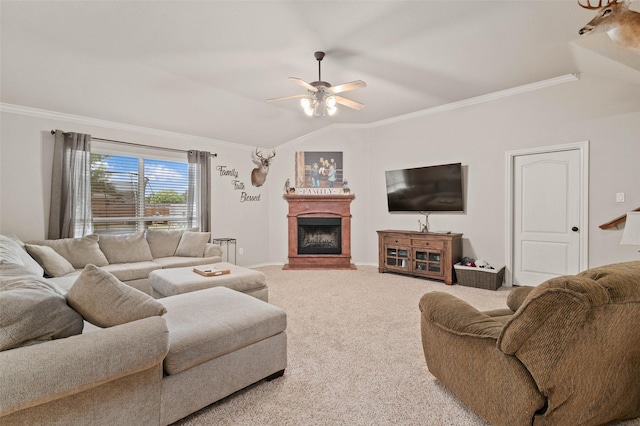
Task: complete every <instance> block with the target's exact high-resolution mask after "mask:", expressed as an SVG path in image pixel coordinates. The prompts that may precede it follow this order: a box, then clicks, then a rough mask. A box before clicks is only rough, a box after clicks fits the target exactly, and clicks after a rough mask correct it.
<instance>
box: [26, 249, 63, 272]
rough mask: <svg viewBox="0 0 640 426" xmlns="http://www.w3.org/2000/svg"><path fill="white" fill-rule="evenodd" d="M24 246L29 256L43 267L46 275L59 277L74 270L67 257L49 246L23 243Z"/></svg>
mask: <svg viewBox="0 0 640 426" xmlns="http://www.w3.org/2000/svg"><path fill="white" fill-rule="evenodd" d="M24 247H25V248H26V249H27V252H28V253H29V254H30V255H31V257H33V258H34V259H35V260H36V261H37V262H38V263H39V264H40V265H41V266H42V267H43V268H44V272H45V274H46V275H47V277H61V276H63V275H66V274H69V273H71V272H74V271H75V268H74V267H73V265H72V264H71V263H69V261H68V260H67V259H65V258H64V257H62V256H61V255H59V254H58V252H56V251H55V250H54V249H52V248H51V247H49V246H37V245H34V244H25V246H24Z"/></svg>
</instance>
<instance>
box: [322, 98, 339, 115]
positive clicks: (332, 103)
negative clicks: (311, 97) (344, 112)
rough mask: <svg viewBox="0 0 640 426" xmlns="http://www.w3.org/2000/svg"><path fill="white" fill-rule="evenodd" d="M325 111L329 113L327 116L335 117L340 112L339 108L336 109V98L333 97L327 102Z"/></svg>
mask: <svg viewBox="0 0 640 426" xmlns="http://www.w3.org/2000/svg"><path fill="white" fill-rule="evenodd" d="M324 103H325V110H326V111H327V114H329V115H330V116H331V115H334V114H335V113H336V112H338V107H336V98H334V97H333V96H329V97H328V98H327V99H326V100H325V101H324Z"/></svg>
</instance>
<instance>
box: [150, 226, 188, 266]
mask: <svg viewBox="0 0 640 426" xmlns="http://www.w3.org/2000/svg"><path fill="white" fill-rule="evenodd" d="M183 232H184V231H183V230H182V229H176V230H171V231H170V230H168V229H147V242H148V243H149V248H150V249H151V256H153V258H154V259H158V258H159V257H170V256H174V255H175V254H176V249H177V248H178V244H179V243H180V238H181V237H182V233H183Z"/></svg>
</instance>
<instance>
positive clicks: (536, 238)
mask: <svg viewBox="0 0 640 426" xmlns="http://www.w3.org/2000/svg"><path fill="white" fill-rule="evenodd" d="M584 158H585V156H584V153H583V152H582V151H581V150H580V149H567V150H560V151H552V152H537V153H536V152H534V153H530V154H522V155H514V156H513V157H512V159H513V169H512V170H513V174H512V179H513V181H512V187H513V198H512V212H513V220H512V236H513V245H512V274H511V284H515V285H530V286H531V285H538V284H541V283H542V282H544V281H546V280H548V279H550V278H553V277H557V276H560V275H567V274H576V273H578V272H580V271H581V270H583V269H585V268H586V264H585V263H586V261H585V259H586V256H585V254H586V249H585V246H586V228H587V220H586V211H585V210H586V208H585V206H586V203H585V200H584V198H585V197H586V190H585V189H586V178H585V176H586V175H585V173H584V171H585V167H584V166H585V165H584V164H583V161H584Z"/></svg>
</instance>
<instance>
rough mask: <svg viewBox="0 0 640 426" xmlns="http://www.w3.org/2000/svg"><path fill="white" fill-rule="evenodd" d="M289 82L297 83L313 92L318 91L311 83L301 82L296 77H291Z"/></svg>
mask: <svg viewBox="0 0 640 426" xmlns="http://www.w3.org/2000/svg"><path fill="white" fill-rule="evenodd" d="M289 80H291V81H295V82H296V83H298V84H299V85H300V86H302V87H304V88H305V89H307V90H311V91H312V92H314V93H315V92H317V91H318V89H317V88H315V87H313V86H312V85H310V84H309V83H307V82H306V81H303V80H300V79H299V78H296V77H289Z"/></svg>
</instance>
